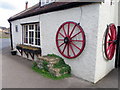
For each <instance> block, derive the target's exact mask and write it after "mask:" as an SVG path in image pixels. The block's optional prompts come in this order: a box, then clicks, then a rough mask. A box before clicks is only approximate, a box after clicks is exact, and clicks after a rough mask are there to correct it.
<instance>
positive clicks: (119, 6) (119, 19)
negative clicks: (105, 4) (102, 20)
mask: <svg viewBox="0 0 120 90" xmlns="http://www.w3.org/2000/svg"><path fill="white" fill-rule="evenodd" d="M118 25H119V26H120V1H119V4H118Z"/></svg>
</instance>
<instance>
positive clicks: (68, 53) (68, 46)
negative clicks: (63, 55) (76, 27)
mask: <svg viewBox="0 0 120 90" xmlns="http://www.w3.org/2000/svg"><path fill="white" fill-rule="evenodd" d="M67 55H68V56H70V54H69V44H67Z"/></svg>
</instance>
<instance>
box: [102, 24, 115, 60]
mask: <svg viewBox="0 0 120 90" xmlns="http://www.w3.org/2000/svg"><path fill="white" fill-rule="evenodd" d="M116 40H117V36H116V27H115V25H114V24H110V25H109V26H108V27H107V30H106V35H105V43H104V49H105V56H106V58H107V59H108V60H111V59H112V58H113V56H114V53H115V48H116Z"/></svg>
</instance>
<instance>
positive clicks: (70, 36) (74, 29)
mask: <svg viewBox="0 0 120 90" xmlns="http://www.w3.org/2000/svg"><path fill="white" fill-rule="evenodd" d="M76 26H77V25H75V26H74V27H73V29H72V31H71V33H70V37H71V35H72V34H73V31H74V30H75V28H76Z"/></svg>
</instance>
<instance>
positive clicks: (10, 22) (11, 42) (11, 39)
mask: <svg viewBox="0 0 120 90" xmlns="http://www.w3.org/2000/svg"><path fill="white" fill-rule="evenodd" d="M9 23H10V41H11V50H13V39H12V24H11V22H10V21H9Z"/></svg>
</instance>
